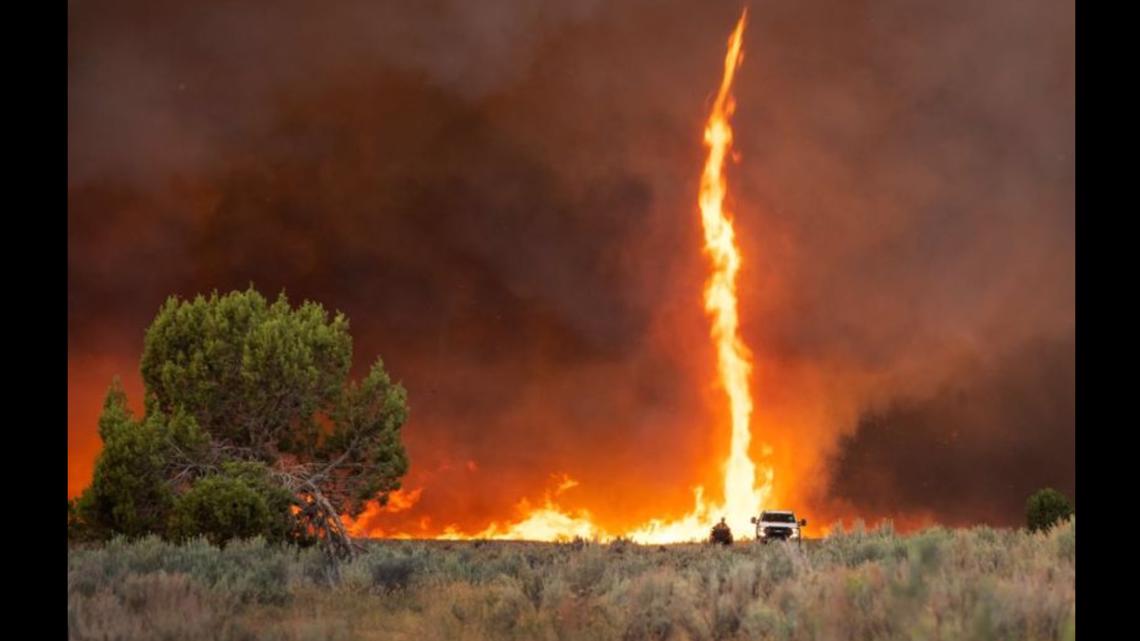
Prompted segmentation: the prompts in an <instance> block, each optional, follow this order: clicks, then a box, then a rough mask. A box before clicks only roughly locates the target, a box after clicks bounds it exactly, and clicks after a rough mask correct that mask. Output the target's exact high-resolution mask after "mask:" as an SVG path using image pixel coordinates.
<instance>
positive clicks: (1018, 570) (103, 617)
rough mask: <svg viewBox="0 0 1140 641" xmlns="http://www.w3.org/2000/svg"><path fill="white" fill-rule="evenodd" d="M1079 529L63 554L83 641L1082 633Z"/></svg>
mask: <svg viewBox="0 0 1140 641" xmlns="http://www.w3.org/2000/svg"><path fill="white" fill-rule="evenodd" d="M1075 543H1076V527H1075V523H1067V524H1064V525H1062V526H1060V527H1058V528H1055V529H1053V530H1051V531H1049V532H1045V533H1038V534H1031V533H1028V532H1025V531H1023V530H998V529H991V528H987V527H977V528H972V529H957V530H950V529H941V528H933V529H929V530H925V531H922V532H919V533H916V534H912V535H909V536H897V535H896V534H894V533H893V532H892V531H890V529H889V528H886V529H878V530H873V531H862V530H861V529H859V530H856V531H854V532H847V533H839V534H833V535H832V536H829V537H828V538H827V539H824V540H821V541H816V542H805V544H804V545H803V546H797V545H795V544H786V543H776V544H773V545H766V546H762V545H759V544H758V543H755V542H750V541H742V542H738V543H737V544H735V545H733V546H730V547H724V546H713V545H708V544H682V545H669V546H656V545H654V546H640V545H636V544H633V543H629V542H624V541H619V542H616V543H611V544H598V543H589V542H582V541H578V542H571V543H561V544H552V543H528V542H446V541H430V542H429V541H369V542H367V543H366V544H365V547H366V549H367V551H366V552H365V553H363V554H361V555H360V556H359V557H358V558H357V559H355V560H354V561H353V562H351V563H349V564H347V565H344V566H343V567H340V568H333V567H330V566H329V565H328V564H326V563H325V562H323V561H322V557H321V556H320V554H319V553H318V552H317V551H316V550H306V551H302V552H299V553H298V552H296V551H293V550H282V549H277V548H273V547H271V546H266V545H265V544H263V543H261V542H260V541H250V542H237V543H232V544H230V545H228V546H227V547H226V548H225V549H221V550H219V549H217V548H214V547H211V546H209V545H208V544H206V543H205V542H201V541H198V542H192V543H189V544H185V545H173V544H169V543H165V542H162V541H159V540H158V539H146V540H142V541H137V542H134V543H126V542H124V541H115V542H112V543H109V544H106V545H98V546H87V547H82V548H80V547H73V548H71V549H69V552H68V630H69V636H70V637H71V638H72V639H103V638H109V639H157V638H161V639H167V640H175V639H218V640H237V639H243V640H247V639H248V640H254V639H257V640H261V639H265V640H282V641H284V640H298V641H301V640H310V639H312V640H316V639H408V640H409V641H410V640H413V639H415V640H420V639H424V640H432V639H441V640H443V639H460V640H464V639H471V640H478V639H526V640H543V639H550V640H577V639H582V640H587V639H625V640H640V639H694V640H695V639H827V640H830V639H852V640H854V639H859V640H863V639H903V638H906V639H915V638H931V639H945V640H950V639H1073V638H1075V619H1074V616H1075V614H1074V613H1075V610H1074V602H1075V584H1074V577H1075V571H1076V556H1075V554H1076V553H1075Z"/></svg>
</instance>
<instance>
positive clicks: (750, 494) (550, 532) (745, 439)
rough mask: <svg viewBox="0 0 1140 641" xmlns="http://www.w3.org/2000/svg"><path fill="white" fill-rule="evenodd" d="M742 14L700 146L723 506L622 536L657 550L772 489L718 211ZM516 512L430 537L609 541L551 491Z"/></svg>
mask: <svg viewBox="0 0 1140 641" xmlns="http://www.w3.org/2000/svg"><path fill="white" fill-rule="evenodd" d="M747 16H748V11H747V9H745V10H744V11H743V12H742V13H741V15H740V19H739V20H738V21H737V23H736V28H735V29H734V30H733V32H732V35H731V36H730V37H729V39H728V51H727V53H726V54H725V57H724V75H723V77H722V78H721V82H720V88H719V90H718V91H717V94H716V99H715V100H714V101H713V105H712V112H711V113H710V115H709V118H708V121H707V123H706V125H705V131H704V143H705V145H706V146H707V147H708V150H709V151H708V158H707V159H706V161H705V166H704V171H703V173H702V174H701V183H700V194H699V198H698V205H699V208H700V212H701V224H702V226H703V228H704V238H705V245H704V251H705V254H706V255H708V257H709V258H710V259H711V262H712V273H711V275H710V276H709V279H708V281H707V283H706V285H705V291H704V303H705V310H706V312H708V314H709V315H710V317H711V319H712V327H711V331H710V336H711V338H712V340H713V344H714V347H715V351H716V356H717V371H718V374H719V379H720V380H719V382H720V384H721V386H722V387H723V388H724V390H725V392H726V394H727V396H728V402H729V410H730V416H731V425H732V440H731V448H730V451H729V455H728V458H727V459H726V460H725V462H724V469H723V472H724V497H723V498H724V500H723V503H721V504H720V505H712V504H709V503H708V502H706V501H705V499H704V488H702V487H696V488H694V495H695V496H694V507H693V510H692V511H691V512H689V514H687V515H685V516H683V517H681V518H679V519H677V520H674V521H665V520H661V519H654V520H651V521H650V522H649V523H646V524H645V525H643V526H641V527H639V528H636V529H634V530H633V531H631V532H628V533H627V536H629V537H630V538H631V539H633V540H635V541H638V542H643V543H653V544H656V543H669V542H680V541H692V540H699V539H704V538H706V537H707V536H708V534H709V529H710V528H711V527H712V525H713V524H714V523H715V521H716V520H717V519H718V518H720V517H723V518H725V519H726V521H727V522H728V523H729V524H730V526H735V527H738V528H740V529H742V530H746V529H747V524H748V522H749V521H748V519H749V517H751V516H755V515H756V514H757V513H758V511H759V510H760V508H761V506H762V505H763V504H764V503H765V501H766V500H767V498H768V495H769V494H770V493H771V489H772V480H773V476H774V473H773V470H772V468H771V467H769V466H764V467H763V468H762V469H761V470H760V473H761V475H762V476H763V478H764V481H763V483H762V484H761V485H759V486H757V484H756V477H757V471H758V470H757V465H756V464H755V463H754V462H753V461H752V458H751V456H750V455H749V447H750V446H751V442H752V433H751V425H750V421H751V417H752V410H753V405H752V395H751V391H750V389H749V379H750V376H751V373H752V358H751V354H750V352H749V350H748V347H747V346H746V345H745V344H744V341H743V340H742V339H741V337H740V331H739V330H740V317H739V313H738V310H737V297H736V277H737V274H738V273H739V271H740V266H741V262H742V258H741V255H740V248H739V247H737V244H736V236H735V232H734V230H733V226H732V220H731V218H730V216H729V214H728V212H727V211H726V210H725V207H724V199H725V194H726V192H727V188H728V185H727V181H726V179H725V175H724V165H725V158H726V157H727V156H728V154H729V151H730V150H731V149H732V126H731V125H730V124H729V120H730V118H731V116H732V114H733V111H734V109H735V102H734V100H733V98H732V82H733V79H734V77H735V75H736V70H737V68H738V67H739V65H740V62H741V60H742V59H743V49H742V45H743V41H744V27H745V23H746V19H747ZM761 450H762V453H764V454H765V455H767V454H770V453H771V447H770V446H768V445H767V444H761ZM556 480H558V477H556ZM577 484H578V483H577V481H574V480H573V479H571V478H570V477H569V476H566V475H562V477H561V479H560V480H559V483H558V485H557V488H556V490H555V495H556V496H557V495H558V494H561V493H562V492H564V491H565V490H568V489H570V488H572V487H575V486H576V485H577ZM516 508H517V510H518V511H519V513H520V515H521V516H520V520H518V521H517V522H515V523H511V524H505V525H503V524H499V523H497V522H496V523H492V524H491V525H490V526H488V527H487V528H486V529H485V530H483V531H482V532H479V533H476V534H465V533H462V532H459V531H458V530H457V529H455V528H454V527H453V526H448V527H447V528H445V529H444V531H443V534H442V535H438V536H437V537H436V538H443V539H527V540H545V541H555V540H566V539H570V538H573V537H581V538H584V539H595V540H602V539H609V538H613V537H612V535H611V534H609V533H607V532H606V531H604V530H602V529H601V528H600V527H598V526H597V525H596V524H595V523H594V522H593V521H592V519H591V516H590V513H589V512H588V511H586V510H578V511H576V512H567V511H565V510H563V509H562V508H561V507H559V506H558V505H557V503H556V502H555V501H554V499H553V498H552V497H551V495H550V493H549V492H547V493H546V495H545V497H544V500H543V503H542V505H541V506H540V507H537V508H534V507H532V506H531V505H530V503H529V502H528V501H526V500H525V499H524V500H522V501H520V502H519V503H518V505H517V506H516ZM395 536H396V538H401V537H406V536H408V535H407V534H404V533H401V534H398V535H395Z"/></svg>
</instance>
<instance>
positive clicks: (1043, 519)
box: [1025, 487, 1073, 532]
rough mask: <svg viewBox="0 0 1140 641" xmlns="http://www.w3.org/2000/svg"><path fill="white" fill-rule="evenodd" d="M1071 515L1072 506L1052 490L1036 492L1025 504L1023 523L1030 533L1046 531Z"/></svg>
mask: <svg viewBox="0 0 1140 641" xmlns="http://www.w3.org/2000/svg"><path fill="white" fill-rule="evenodd" d="M1072 515H1073V504H1072V503H1070V502H1069V499H1068V498H1066V497H1065V495H1064V494H1061V493H1060V492H1058V491H1057V490H1054V489H1053V488H1048V487H1047V488H1045V489H1043V490H1038V491H1037V492H1036V493H1034V494H1033V496H1030V497H1029V500H1028V501H1026V503H1025V521H1026V525H1027V526H1028V527H1029V530H1030V531H1031V532H1036V531H1039V530H1048V529H1049V528H1051V527H1053V526H1054V525H1056V524H1057V523H1058V522H1060V521H1063V520H1065V519H1068V518H1069V517H1070V516H1072Z"/></svg>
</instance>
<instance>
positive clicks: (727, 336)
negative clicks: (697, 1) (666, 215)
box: [632, 9, 774, 543]
mask: <svg viewBox="0 0 1140 641" xmlns="http://www.w3.org/2000/svg"><path fill="white" fill-rule="evenodd" d="M747 18H748V10H747V9H745V10H744V11H743V12H741V14H740V19H739V20H738V21H737V23H736V28H735V29H734V30H733V32H732V35H731V36H730V37H729V39H728V51H727V52H726V53H725V57H724V75H723V76H722V78H721V82H720V89H719V90H718V91H717V94H716V99H715V100H714V101H713V105H712V112H711V113H710V114H709V118H708V121H707V123H706V124H705V139H704V142H705V146H707V147H708V149H709V153H708V158H707V159H706V161H705V167H704V172H703V173H702V174H701V186H700V196H699V198H698V204H699V206H700V210H701V225H702V226H703V228H704V234H705V247H704V250H705V254H706V255H708V257H709V258H710V259H711V261H712V274H711V275H710V276H709V279H708V282H707V283H706V285H705V311H707V312H708V313H709V315H710V316H711V317H712V329H711V336H712V339H713V343H714V344H715V346H716V353H717V372H718V373H719V375H720V383H721V386H722V387H723V388H724V390H725V392H726V394H727V395H728V402H729V410H730V416H731V420H732V441H731V448H730V450H729V455H728V458H727V459H726V460H725V463H724V502H723V503H722V504H721V505H718V506H710V505H708V504H706V503H705V501H704V493H703V488H699V487H698V488H696V489H695V494H696V497H695V507H694V508H693V511H692V512H690V513H689V514H688V515H686V516H684V517H682V518H681V519H679V520H677V521H674V522H671V523H666V522H661V521H652V522H650V523H649V524H648V525H646V526H645V527H643V528H640V529H638V530H635V531H634V532H633V533H632V538H634V539H635V540H644V541H646V542H649V543H658V542H667V541H679V540H690V539H698V538H703V537H704V536H707V534H708V531H709V528H710V527H711V526H712V525H713V521H714V519H715V518H716V517H717V516H722V517H724V518H725V520H726V521H727V522H728V523H729V524H730V525H735V526H737V527H741V528H744V527H745V526H746V524H747V523H748V518H749V517H751V516H755V515H756V514H757V512H758V511H759V509H760V506H762V505H763V504H764V503H765V501H766V499H767V497H768V495H769V494H770V492H771V488H772V479H773V475H774V474H773V471H772V469H771V468H770V467H764V468H763V470H762V474H763V476H764V482H763V484H762V485H760V486H757V485H756V474H757V466H756V464H755V463H754V462H753V461H752V458H751V456H750V455H749V453H748V450H749V447H750V445H751V443H752V432H751V425H750V421H751V418H752V409H753V407H752V394H751V392H750V390H749V378H750V375H751V373H752V357H751V353H750V352H749V350H748V347H747V346H746V345H745V344H744V341H743V340H742V339H741V338H740V331H739V330H740V316H739V313H738V310H737V298H736V277H737V274H738V273H739V271H740V266H741V262H742V259H741V255H740V248H739V247H737V244H736V235H735V231H734V229H733V226H732V220H731V218H730V216H729V214H728V212H727V211H726V210H725V206H724V198H725V194H726V192H727V190H728V183H727V180H726V179H725V175H724V163H725V158H726V157H727V156H728V153H729V151H730V150H731V149H732V126H731V124H730V123H729V120H730V118H731V117H732V114H733V111H734V110H735V108H736V103H735V101H734V100H733V97H732V81H733V79H734V78H735V76H736V69H737V68H738V67H739V66H740V62H741V60H743V58H744V52H743V42H744V27H745V24H746V21H747ZM763 448H764V451H766V452H770V451H771V448H770V447H769V446H767V445H763Z"/></svg>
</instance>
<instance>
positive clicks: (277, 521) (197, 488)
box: [169, 462, 296, 545]
mask: <svg viewBox="0 0 1140 641" xmlns="http://www.w3.org/2000/svg"><path fill="white" fill-rule="evenodd" d="M291 505H292V499H291V497H290V494H289V492H288V491H286V490H285V489H284V488H281V487H280V486H276V485H274V484H273V483H272V482H271V481H270V480H269V478H268V474H267V472H266V469H265V466H264V465H263V464H260V463H251V462H229V463H226V464H225V465H224V466H223V467H222V472H221V473H219V474H212V475H210V476H206V477H204V478H202V479H199V480H198V481H197V482H196V483H194V485H193V486H192V487H191V488H190V489H189V490H187V491H186V493H184V494H182V495H181V496H180V497H178V499H177V500H176V501H175V503H174V508H173V510H172V515H171V518H170V526H169V533H170V536H171V538H174V539H178V540H184V539H187V538H190V537H194V536H204V537H206V538H207V539H208V540H209V541H210V542H211V543H213V544H215V545H223V544H225V542H226V541H229V540H231V539H247V538H253V537H255V536H259V535H260V536H264V537H265V538H266V539H267V540H268V541H270V542H274V543H277V542H283V541H286V540H291V539H293V538H296V537H294V530H295V524H294V521H293V519H292V517H291V515H290V513H289V507H290V506H291Z"/></svg>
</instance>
